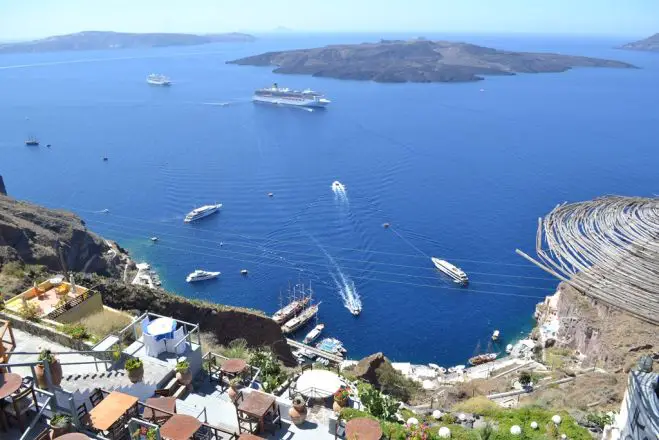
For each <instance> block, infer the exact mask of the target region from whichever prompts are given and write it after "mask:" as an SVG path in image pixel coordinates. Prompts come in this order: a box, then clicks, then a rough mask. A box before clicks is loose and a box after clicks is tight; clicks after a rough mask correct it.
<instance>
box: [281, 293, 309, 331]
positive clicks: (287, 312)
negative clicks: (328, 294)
mask: <svg viewBox="0 0 659 440" xmlns="http://www.w3.org/2000/svg"><path fill="white" fill-rule="evenodd" d="M309 301H311V297H309V296H305V297H302V298H300V299H296V300H293V301H291V302H290V303H288V304H287V305H286V307H284V308H281V309H279V310H277V311H276V312H275V314H274V315H272V319H273V320H274V321H275V322H276V323H277V324H279V325H281V324H283V323H285V322H287V321H289V320H290V319H291V318H292V317H293V316H295V315H297V314H298V313H299V312H300V311H301V310H302V309H304V308H305V307H306V306H307V304H309Z"/></svg>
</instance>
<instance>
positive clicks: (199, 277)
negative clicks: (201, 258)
mask: <svg viewBox="0 0 659 440" xmlns="http://www.w3.org/2000/svg"><path fill="white" fill-rule="evenodd" d="M220 274H221V272H209V271H206V270H201V269H197V270H195V271H194V272H192V273H191V274H189V275H188V276H187V277H186V278H185V281H187V282H188V283H193V282H195V281H205V280H212V279H213V278H217V277H219V276H220Z"/></svg>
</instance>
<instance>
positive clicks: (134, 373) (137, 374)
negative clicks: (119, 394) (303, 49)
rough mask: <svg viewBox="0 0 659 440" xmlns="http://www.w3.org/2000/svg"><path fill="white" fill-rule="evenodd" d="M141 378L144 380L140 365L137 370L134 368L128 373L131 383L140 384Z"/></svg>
mask: <svg viewBox="0 0 659 440" xmlns="http://www.w3.org/2000/svg"><path fill="white" fill-rule="evenodd" d="M143 378H144V365H140V367H139V368H135V369H134V370H130V371H128V379H130V381H131V382H132V383H137V382H141V381H142V379H143Z"/></svg>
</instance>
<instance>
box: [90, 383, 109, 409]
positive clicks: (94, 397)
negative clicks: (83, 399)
mask: <svg viewBox="0 0 659 440" xmlns="http://www.w3.org/2000/svg"><path fill="white" fill-rule="evenodd" d="M103 399H105V395H104V394H103V391H101V389H100V388H96V389H95V390H94V391H92V393H91V394H90V395H89V401H90V402H91V404H92V408H96V406H97V405H98V404H99V403H101V401H102V400H103Z"/></svg>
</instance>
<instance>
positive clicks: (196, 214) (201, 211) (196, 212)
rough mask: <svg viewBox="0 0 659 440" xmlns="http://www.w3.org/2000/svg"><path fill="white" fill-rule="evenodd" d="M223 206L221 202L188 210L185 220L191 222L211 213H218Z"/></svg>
mask: <svg viewBox="0 0 659 440" xmlns="http://www.w3.org/2000/svg"><path fill="white" fill-rule="evenodd" d="M221 207H222V204H221V203H217V204H215V205H204V206H201V207H199V208H195V209H193V210H192V211H190V212H188V214H187V215H186V216H185V219H184V220H183V221H184V222H185V223H190V222H193V221H195V220H199V219H201V218H204V217H208V216H209V215H211V214H214V213H216V212H217V211H219V210H220V208H221Z"/></svg>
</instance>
